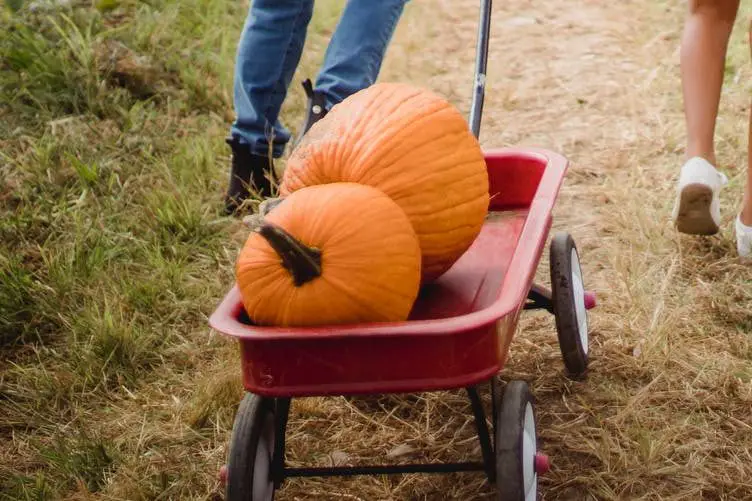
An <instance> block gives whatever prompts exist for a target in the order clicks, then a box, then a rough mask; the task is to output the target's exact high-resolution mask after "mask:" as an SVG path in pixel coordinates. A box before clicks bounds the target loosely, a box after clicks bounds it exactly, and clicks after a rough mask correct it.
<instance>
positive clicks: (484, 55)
mask: <svg viewBox="0 0 752 501" xmlns="http://www.w3.org/2000/svg"><path fill="white" fill-rule="evenodd" d="M491 4H492V0H481V2H480V20H479V24H478V42H477V46H476V49H475V78H474V82H473V101H472V104H471V105H470V119H469V122H470V130H472V131H473V134H474V135H475V137H476V138H479V137H480V122H481V118H482V116H483V98H484V96H485V91H486V67H487V66H488V40H489V38H490V36H491Z"/></svg>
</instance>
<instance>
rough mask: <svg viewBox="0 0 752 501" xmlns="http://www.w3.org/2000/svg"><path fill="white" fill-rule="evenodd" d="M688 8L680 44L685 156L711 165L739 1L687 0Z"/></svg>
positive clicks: (713, 161)
mask: <svg viewBox="0 0 752 501" xmlns="http://www.w3.org/2000/svg"><path fill="white" fill-rule="evenodd" d="M689 9H690V12H689V17H688V18H687V22H686V24H685V26H684V35H683V38H682V45H681V73H682V90H683V97H684V114H685V120H686V125H687V149H686V156H687V158H688V159H689V158H692V157H696V156H697V157H702V158H704V159H705V160H707V161H708V162H710V163H712V164H714V165H715V163H716V158H715V147H714V141H713V136H714V133H715V124H716V117H717V115H718V104H719V102H720V99H721V87H722V85H723V73H724V71H723V70H724V66H725V60H726V49H727V47H728V41H729V37H730V36H731V30H732V29H733V27H734V20H735V19H736V13H737V11H738V9H739V0H691V1H690V5H689Z"/></svg>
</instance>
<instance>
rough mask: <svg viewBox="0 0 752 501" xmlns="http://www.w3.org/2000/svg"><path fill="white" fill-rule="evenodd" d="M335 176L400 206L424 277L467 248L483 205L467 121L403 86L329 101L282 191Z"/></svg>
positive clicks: (481, 165) (482, 179)
mask: <svg viewBox="0 0 752 501" xmlns="http://www.w3.org/2000/svg"><path fill="white" fill-rule="evenodd" d="M339 181H346V182H354V183H362V184H367V185H371V186H374V187H377V188H379V189H380V190H382V191H383V192H384V193H386V194H387V195H389V196H390V197H391V198H392V199H393V200H394V201H395V202H397V204H398V205H399V206H400V207H402V210H404V211H405V213H406V214H407V216H408V218H409V219H410V221H411V223H412V224H413V227H414V229H415V232H416V234H417V235H418V239H419V240H420V245H421V249H422V255H423V280H424V281H430V280H433V279H434V278H436V277H438V276H440V275H441V274H442V273H444V272H445V271H446V270H448V269H449V268H450V267H451V266H452V264H454V262H455V261H456V260H457V259H458V258H459V257H460V256H461V255H462V254H463V253H464V252H465V251H466V250H467V249H468V247H469V246H470V244H471V243H472V242H473V240H474V239H475V238H476V237H477V235H478V233H479V232H480V229H481V226H482V224H483V221H484V218H485V216H486V213H487V210H488V203H489V197H488V173H487V171H486V164H485V161H484V158H483V154H482V150H481V148H480V145H479V144H478V141H477V139H476V138H475V136H473V135H472V133H471V132H470V130H469V128H468V125H467V121H466V120H465V119H464V117H463V116H462V115H461V114H460V113H459V111H458V110H457V109H456V108H455V107H454V106H452V105H451V103H449V102H448V101H446V100H445V99H443V98H441V97H439V96H437V95H436V94H433V93H431V92H429V91H426V90H423V89H420V88H416V87H414V86H411V85H407V84H401V83H379V84H375V85H372V86H371V87H369V88H367V89H365V90H362V91H360V92H358V93H356V94H353V95H352V96H350V97H348V98H347V99H345V100H344V101H342V102H341V103H340V104H338V105H336V106H334V107H333V108H332V110H331V111H330V112H329V114H327V116H326V117H325V118H324V119H322V120H321V121H319V122H317V123H316V124H315V125H314V126H313V127H312V128H311V129H310V130H309V131H308V134H307V135H306V136H305V137H304V139H303V141H302V142H301V144H300V145H299V146H298V147H297V148H296V149H295V151H293V153H292V155H291V156H290V159H289V161H288V163H287V167H286V169H285V173H284V176H283V179H282V184H281V186H280V193H281V194H282V196H285V195H288V194H290V193H292V192H294V191H296V190H299V189H301V188H303V187H306V186H311V185H317V184H324V183H332V182H339Z"/></svg>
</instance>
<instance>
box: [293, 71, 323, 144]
mask: <svg viewBox="0 0 752 501" xmlns="http://www.w3.org/2000/svg"><path fill="white" fill-rule="evenodd" d="M303 89H305V93H306V96H308V107H307V110H308V111H307V113H306V117H305V120H304V121H303V126H302V127H301V130H300V134H299V136H298V140H297V141H296V143H295V146H297V145H298V144H300V141H301V140H302V139H303V136H305V134H306V132H308V130H309V129H310V128H311V126H313V124H315V123H316V122H318V121H319V120H321V119H322V118H324V117H325V116H326V114H327V112H328V111H329V110H327V109H326V95H324V93H323V92H319V91H316V90H313V84H312V83H311V81H310V80H305V81H303Z"/></svg>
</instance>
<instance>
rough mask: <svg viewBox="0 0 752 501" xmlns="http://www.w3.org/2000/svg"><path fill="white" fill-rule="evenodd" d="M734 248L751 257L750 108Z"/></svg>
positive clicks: (751, 29)
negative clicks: (745, 160)
mask: <svg viewBox="0 0 752 501" xmlns="http://www.w3.org/2000/svg"><path fill="white" fill-rule="evenodd" d="M749 48H750V56H752V21H750V24H749ZM736 248H737V250H738V251H739V255H740V256H743V257H752V106H750V110H749V124H748V126H747V182H746V183H745V185H744V198H743V199H742V208H741V210H740V211H739V215H738V216H737V219H736Z"/></svg>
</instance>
